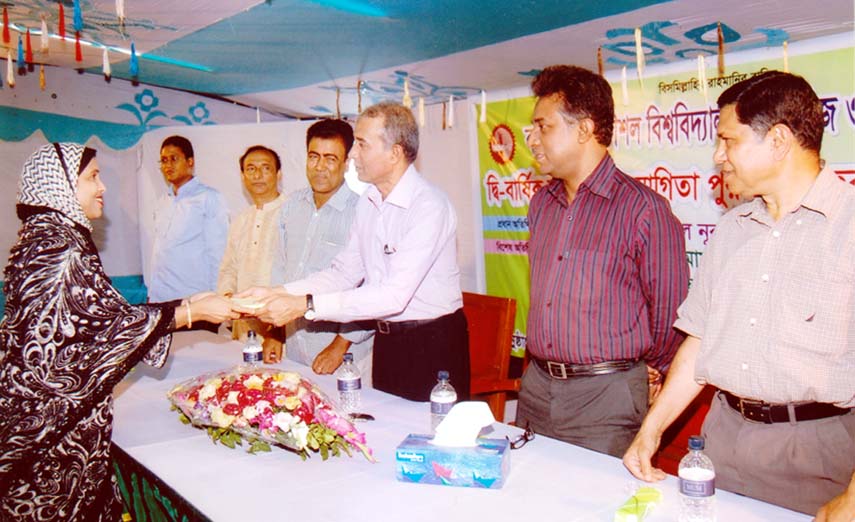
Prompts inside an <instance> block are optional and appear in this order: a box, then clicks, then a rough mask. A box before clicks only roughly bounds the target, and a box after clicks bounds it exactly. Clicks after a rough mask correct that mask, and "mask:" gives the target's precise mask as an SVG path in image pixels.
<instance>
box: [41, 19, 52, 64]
mask: <svg viewBox="0 0 855 522" xmlns="http://www.w3.org/2000/svg"><path fill="white" fill-rule="evenodd" d="M41 51H42V54H47V53H48V52H50V34H48V29H47V20H45V15H44V13H42V45H41Z"/></svg>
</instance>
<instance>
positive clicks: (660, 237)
mask: <svg viewBox="0 0 855 522" xmlns="http://www.w3.org/2000/svg"><path fill="white" fill-rule="evenodd" d="M532 90H533V91H534V94H535V96H537V105H536V106H535V109H534V114H533V116H532V123H533V129H532V131H531V134H530V135H529V138H528V143H529V146H530V147H531V149H532V151H533V153H534V157H535V160H536V161H537V163H538V165H539V167H540V171H541V172H542V173H544V174H549V175H550V176H552V178H553V180H552V182H551V183H550V184H549V185H548V186H546V187H544V188H543V189H542V190H540V191H539V192H538V193H537V194H536V195H535V196H534V198H533V199H532V201H531V207H530V209H529V214H528V219H529V224H530V227H531V239H530V242H529V259H530V262H531V308H530V310H529V316H528V341H527V349H528V352H529V355H530V356H531V364H529V366H528V369H527V371H526V373H525V375H524V377H523V381H522V389H521V390H520V396H519V404H518V408H517V425H520V426H527V425H528V426H530V427H531V428H532V429H533V430H534V431H535V432H537V433H542V434H544V435H547V436H550V437H553V438H557V439H560V440H564V441H566V442H570V443H572V444H577V445H579V446H584V447H587V448H590V449H593V450H596V451H600V452H603V453H608V454H610V455H614V456H621V455H622V454H623V452H624V451H625V450H626V448H627V447H629V444H630V443H631V442H632V439H633V437H634V436H635V433H636V432H637V431H638V428H639V427H640V425H641V421H642V420H643V418H644V415H645V413H646V412H647V406H648V400H649V399H650V398H653V397H655V393H656V391H658V387H659V380H660V376H661V374H662V373H664V372H665V371H666V370H667V369H668V365H669V364H670V363H671V359H672V358H673V356H674V353H675V351H676V350H677V347H678V346H679V344H680V342H681V341H682V339H683V336H682V335H681V334H680V333H679V332H678V331H676V330H674V329H673V328H672V324H673V323H674V319H675V318H676V311H677V307H678V306H679V305H680V303H681V301H682V300H683V298H684V297H685V296H686V292H687V289H688V279H689V268H688V264H687V263H686V252H685V241H684V239H683V227H682V225H681V224H680V221H679V220H678V219H677V218H676V217H675V216H674V214H673V213H672V212H671V208H670V205H669V203H668V201H666V200H665V199H664V198H662V197H661V196H659V195H658V194H656V193H655V192H653V191H652V190H650V189H649V188H647V187H645V186H644V185H643V184H641V183H640V182H638V181H636V180H634V179H633V178H632V177H630V176H628V175H626V174H625V173H623V172H621V171H620V170H619V169H618V168H617V167H616V166H615V164H614V161H613V160H612V158H611V156H610V155H609V153H608V145H609V143H610V142H611V140H612V128H613V122H614V117H615V116H614V101H613V99H612V91H611V87H610V86H609V84H608V82H606V80H605V79H604V78H602V77H600V76H598V75H596V74H594V73H592V72H591V71H588V70H586V69H582V68H579V67H575V66H566V65H557V66H551V67H547V68H546V69H544V70H543V71H542V72H541V73H540V74H539V75H538V76H537V78H535V80H534V82H533V83H532ZM648 380H650V381H651V383H650V384H649V383H648ZM651 392H652V393H651Z"/></svg>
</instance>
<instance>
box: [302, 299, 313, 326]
mask: <svg viewBox="0 0 855 522" xmlns="http://www.w3.org/2000/svg"><path fill="white" fill-rule="evenodd" d="M303 317H305V318H306V319H308V320H309V321H314V320H315V300H314V298H313V297H312V294H306V313H304V314H303Z"/></svg>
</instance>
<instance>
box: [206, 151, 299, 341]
mask: <svg viewBox="0 0 855 522" xmlns="http://www.w3.org/2000/svg"><path fill="white" fill-rule="evenodd" d="M240 169H241V180H242V181H243V186H244V188H245V189H246V192H247V193H248V194H249V197H250V199H251V200H252V205H251V206H250V207H249V208H247V209H246V210H244V211H243V212H241V213H240V214H239V215H238V216H237V218H236V219H235V220H234V222H233V223H232V224H231V226H230V227H229V237H228V242H227V243H226V251H225V253H224V254H223V262H222V264H221V265H220V276H219V279H218V280H217V292H218V293H220V294H234V293H237V292H240V291H242V290H245V289H247V288H250V287H252V286H258V285H264V286H267V285H270V282H271V273H272V272H273V266H274V264H275V263H277V261H278V259H279V251H280V245H279V237H278V233H277V232H278V217H279V209H280V208H281V207H282V202H283V201H284V200H285V196H284V195H281V194H280V193H279V182H280V181H281V179H282V162H281V161H280V159H279V155H278V154H276V152H275V151H273V150H271V149H269V148H267V147H264V146H262V145H254V146H252V147H250V148H249V149H247V150H246V152H245V153H244V154H243V156H241V158H240ZM249 329H252V330H255V331H256V333H258V334H259V335H261V336H262V337H264V344H265V346H267V347H269V348H279V349H281V345H282V343H281V341H278V340H276V339H274V336H272V335H271V332H270V325H266V324H263V323H261V322H260V321H257V320H255V319H240V320H236V321H234V322H233V323H232V331H233V333H234V335H235V337H236V338H242V337H243V335H244V334H245V333H246V331H247V330H249Z"/></svg>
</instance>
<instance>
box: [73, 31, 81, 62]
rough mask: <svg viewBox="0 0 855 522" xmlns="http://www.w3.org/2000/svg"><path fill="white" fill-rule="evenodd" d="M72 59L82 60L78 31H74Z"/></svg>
mask: <svg viewBox="0 0 855 522" xmlns="http://www.w3.org/2000/svg"><path fill="white" fill-rule="evenodd" d="M74 60H75V61H77V62H82V61H83V50H82V49H80V31H77V32H75V33H74Z"/></svg>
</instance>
